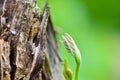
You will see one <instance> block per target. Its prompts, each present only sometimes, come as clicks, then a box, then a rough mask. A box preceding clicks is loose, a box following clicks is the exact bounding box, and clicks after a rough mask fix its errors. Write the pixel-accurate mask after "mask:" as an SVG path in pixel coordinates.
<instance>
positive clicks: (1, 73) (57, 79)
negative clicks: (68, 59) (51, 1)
mask: <svg viewBox="0 0 120 80" xmlns="http://www.w3.org/2000/svg"><path fill="white" fill-rule="evenodd" d="M55 34H56V33H55V31H54V29H53V25H52V22H51V19H50V14H49V7H48V4H47V3H46V4H45V7H44V10H43V11H42V12H40V10H39V8H37V5H36V1H35V0H0V80H63V76H62V72H61V64H60V62H61V59H60V57H59V53H58V47H57V41H56V37H55Z"/></svg>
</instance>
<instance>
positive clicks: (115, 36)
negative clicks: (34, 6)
mask: <svg viewBox="0 0 120 80" xmlns="http://www.w3.org/2000/svg"><path fill="white" fill-rule="evenodd" d="M45 2H46V1H45V0H38V5H39V7H40V8H42V7H43V4H44V3H45ZM41 4H42V5H41ZM49 4H50V7H51V17H52V21H53V24H54V26H55V29H56V31H57V32H58V35H57V38H58V42H59V48H60V52H61V53H62V54H61V55H62V58H67V59H68V60H69V64H70V67H71V68H72V71H75V66H76V65H74V64H75V61H74V59H73V58H72V57H71V56H70V55H69V54H67V51H66V50H65V47H64V46H63V42H62V41H61V40H62V37H61V36H62V35H63V34H64V33H69V34H70V35H71V36H72V37H73V38H74V40H75V42H76V43H77V46H78V47H79V49H80V51H81V55H82V65H81V67H80V73H79V76H80V77H79V80H119V79H116V78H115V76H114V74H115V73H116V72H114V70H115V69H114V63H115V59H116V56H120V54H119V53H120V46H119V45H120V0H49ZM118 60H120V59H118Z"/></svg>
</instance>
